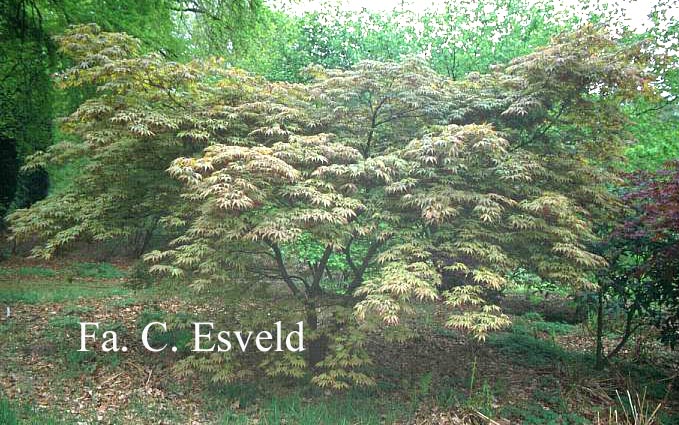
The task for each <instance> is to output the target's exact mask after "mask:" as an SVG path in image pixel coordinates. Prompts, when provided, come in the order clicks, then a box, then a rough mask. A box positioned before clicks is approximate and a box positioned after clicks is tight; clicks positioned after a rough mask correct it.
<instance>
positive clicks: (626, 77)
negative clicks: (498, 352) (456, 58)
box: [13, 27, 645, 388]
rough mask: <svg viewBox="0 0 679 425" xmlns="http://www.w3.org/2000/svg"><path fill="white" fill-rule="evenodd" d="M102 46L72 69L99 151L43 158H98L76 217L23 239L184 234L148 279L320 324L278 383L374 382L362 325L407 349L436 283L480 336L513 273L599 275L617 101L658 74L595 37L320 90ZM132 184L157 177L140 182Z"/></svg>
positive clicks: (635, 55) (84, 125)
mask: <svg viewBox="0 0 679 425" xmlns="http://www.w3.org/2000/svg"><path fill="white" fill-rule="evenodd" d="M95 30H96V29H89V30H88V29H87V28H85V29H82V28H81V29H76V30H74V33H73V34H71V36H72V37H73V39H74V40H76V42H77V39H78V37H79V36H78V34H79V31H80V32H83V31H85V32H87V31H95ZM115 37H118V36H111V39H112V40H114V39H115ZM67 39H68V40H71V38H68V37H67ZM92 49H93V53H92V55H93V57H92V58H91V60H88V59H85V61H84V62H83V63H82V64H81V65H80V66H81V67H82V68H83V71H82V73H78V74H77V75H81V78H83V79H84V80H85V81H87V82H89V83H91V84H97V85H99V90H100V92H101V94H100V96H99V97H97V98H95V99H92V100H90V101H88V102H86V103H85V104H84V105H83V106H82V107H81V108H80V109H79V110H78V111H77V112H76V113H75V114H74V115H73V116H71V117H70V118H69V119H67V123H66V125H67V126H69V127H70V128H71V129H72V131H73V132H74V133H75V134H77V135H79V136H80V137H81V138H82V139H83V142H82V143H81V144H73V145H70V146H63V145H62V146H61V147H60V148H59V149H58V150H59V153H58V152H57V150H54V151H51V152H49V153H48V154H47V159H49V160H51V161H55V160H59V159H62V157H63V156H64V155H65V156H66V157H71V158H76V157H79V158H85V159H87V161H88V165H87V169H86V172H85V173H84V174H83V177H82V183H83V184H82V185H78V186H74V188H73V189H72V192H71V193H70V194H68V195H67V196H70V198H62V199H61V202H63V199H67V200H68V203H69V204H70V205H73V207H71V208H73V209H75V210H74V211H69V214H68V215H67V216H60V215H59V214H60V213H57V212H56V211H58V210H57V209H56V205H58V202H60V201H59V200H58V199H54V198H50V199H48V200H46V201H44V202H43V203H41V204H38V205H36V206H35V207H34V208H32V209H30V210H27V211H20V212H18V213H17V214H16V215H15V216H14V217H13V223H14V229H15V237H24V238H27V237H29V236H31V235H34V234H38V235H39V236H42V237H43V238H45V240H46V242H45V244H43V245H41V246H40V247H39V248H38V249H37V250H36V253H37V254H40V255H51V254H52V253H53V252H54V251H55V250H56V249H57V248H59V247H61V246H63V245H65V243H67V242H68V241H70V240H72V239H75V238H81V237H83V236H85V235H93V236H94V237H97V238H104V237H108V236H112V235H125V232H126V228H125V226H127V224H121V223H119V222H117V221H116V219H117V217H118V215H117V214H120V213H121V212H125V213H126V214H121V215H124V216H125V218H127V219H129V218H130V217H134V218H135V220H136V219H137V217H138V216H136V215H134V214H135V213H136V214H140V213H141V212H143V214H151V213H153V214H155V215H157V220H158V221H159V223H161V224H163V225H164V226H165V227H166V228H167V229H168V230H169V231H172V232H175V234H176V235H177V237H176V238H175V239H174V240H173V241H172V242H171V243H170V245H169V246H168V247H166V248H165V249H162V250H158V251H152V252H150V253H148V254H147V255H146V257H145V258H146V260H147V261H149V262H151V263H154V265H153V266H152V270H154V271H156V272H160V273H166V274H169V275H172V276H174V277H177V278H181V279H185V280H187V281H189V282H190V283H191V284H193V285H194V286H196V287H197V288H203V287H206V286H207V285H210V284H214V283H219V284H222V285H228V286H229V287H233V288H237V289H238V290H239V291H240V292H239V293H240V295H241V296H242V299H246V298H247V297H248V296H251V295H252V291H254V290H255V288H262V287H265V288H268V289H269V290H270V291H269V292H264V293H261V294H259V295H258V296H261V297H265V298H267V299H268V298H270V297H275V299H276V300H277V305H278V304H281V305H282V304H284V303H286V302H290V304H289V305H288V304H286V306H289V307H290V314H301V313H303V314H304V315H305V319H306V325H307V327H306V329H307V330H308V332H309V334H308V335H309V341H310V346H309V355H308V357H307V359H306V360H305V363H304V364H302V362H301V359H297V358H294V357H287V358H286V357H283V358H278V359H276V360H275V361H271V362H264V363H262V366H263V367H265V368H267V369H268V370H269V372H268V373H270V374H273V375H289V376H299V374H300V370H301V368H302V367H303V366H304V365H308V366H311V367H314V368H315V369H314V370H315V371H316V373H317V374H316V376H315V378H314V382H316V383H317V384H319V385H322V386H326V387H331V388H345V387H346V386H347V385H350V384H369V383H371V380H370V378H369V377H367V376H366V375H365V371H364V368H365V366H367V365H369V364H370V360H369V358H368V357H367V356H366V354H365V351H364V348H363V344H364V335H365V332H367V331H368V330H370V329H374V328H375V327H376V326H387V327H396V326H397V325H398V327H399V329H398V332H396V334H398V335H406V334H407V329H402V328H405V327H406V326H407V323H408V321H407V320H403V319H404V318H405V317H406V316H408V315H410V314H415V313H416V311H415V310H414V309H412V308H410V306H411V305H412V303H413V302H414V301H417V300H420V301H428V300H434V299H436V298H438V296H439V292H440V290H439V284H440V283H442V284H443V287H444V289H446V290H450V291H449V292H447V293H446V294H445V297H446V301H447V303H448V304H449V305H450V307H451V309H452V311H451V318H450V321H449V325H450V326H451V327H455V328H458V329H461V330H463V331H466V332H469V333H470V334H471V335H472V336H474V337H476V338H478V339H483V338H484V337H485V336H486V335H487V334H488V333H489V332H491V331H493V330H496V329H499V328H502V327H504V326H506V325H507V324H508V323H509V322H508V318H507V316H505V315H503V314H502V312H501V311H499V309H498V308H497V307H496V306H494V305H492V304H489V303H487V298H488V297H487V295H489V294H493V293H497V292H499V291H501V290H502V289H503V288H504V287H505V286H506V282H507V281H506V278H505V276H506V275H507V273H508V272H510V271H512V270H514V269H516V268H524V269H526V270H529V271H531V272H533V273H535V274H537V275H539V276H540V277H541V278H543V279H546V280H549V281H551V282H554V283H558V284H563V285H568V286H578V285H580V286H581V285H588V284H589V281H588V280H587V276H588V274H587V272H588V271H589V270H592V269H594V268H596V267H599V266H601V265H603V264H604V261H603V259H601V258H600V257H598V256H596V255H595V254H593V253H592V252H590V249H589V246H590V244H591V242H593V241H594V240H595V237H594V234H593V233H592V230H591V227H592V218H593V217H594V216H595V214H597V212H598V211H599V210H600V209H605V208H607V207H608V206H609V205H611V203H612V199H611V197H610V196H609V195H608V194H607V191H606V184H607V183H609V182H610V181H611V179H612V177H611V174H610V173H609V172H608V170H607V169H606V168H605V167H604V166H600V165H598V164H600V162H598V161H599V160H604V159H610V158H616V157H618V156H619V155H620V152H621V150H622V147H623V141H624V139H625V137H626V136H627V134H626V133H625V132H624V131H623V129H622V126H621V123H622V122H623V121H624V115H623V114H622V112H621V111H620V104H621V102H623V101H625V100H626V99H629V98H632V97H634V96H636V95H637V94H638V87H639V86H638V81H639V79H640V78H645V76H643V74H642V72H641V71H640V67H641V66H642V63H643V60H644V56H643V55H642V54H641V53H640V50H639V48H638V47H636V46H632V47H629V46H622V45H620V44H618V43H616V42H615V41H613V40H610V39H609V38H608V37H606V36H604V35H603V34H602V33H601V32H599V31H597V30H595V29H594V28H591V27H585V28H583V29H582V30H581V31H579V32H578V33H576V34H573V35H564V36H562V37H560V38H558V39H555V40H554V43H553V45H551V46H549V47H547V48H545V49H541V50H540V51H539V52H537V53H535V54H531V55H528V56H526V57H523V58H520V59H517V60H515V61H513V62H512V63H511V64H510V65H509V66H508V67H505V68H498V69H496V70H495V72H493V73H492V74H489V75H479V74H470V75H469V76H468V78H467V79H465V80H461V81H453V80H451V79H448V78H445V77H443V76H441V75H439V74H437V73H436V72H434V71H433V70H432V69H431V68H429V67H428V66H427V65H426V63H425V62H424V61H422V60H420V59H413V58H411V59H407V60H404V61H402V62H400V63H381V62H374V61H364V62H361V63H359V64H357V65H356V66H354V67H352V68H350V69H347V70H325V69H321V68H318V67H313V68H310V69H308V70H307V76H308V77H309V78H311V81H310V82H308V83H306V84H288V83H269V82H266V81H263V80H261V79H258V78H256V77H253V76H250V75H247V74H245V73H242V72H240V71H237V70H233V69H228V68H226V67H224V66H223V65H222V64H221V62H220V61H217V60H211V61H206V62H192V63H190V64H186V65H182V64H176V63H172V62H166V61H164V60H163V59H161V58H160V57H157V56H153V55H151V56H142V57H133V58H129V59H128V58H122V57H121V58H119V59H115V58H110V57H105V58H99V56H98V55H100V53H101V51H102V49H101V48H99V47H97V44H96V43H95V47H94V48H92ZM112 51H113V52H114V53H115V55H117V54H118V52H119V51H118V50H115V49H113V50H112ZM87 57H89V56H85V58H87ZM89 63H92V64H93V65H92V66H90V65H89ZM71 72H75V71H71ZM66 75H68V73H67V74H66ZM594 88H596V90H597V95H596V96H595V95H593V94H592V90H593V89H594ZM139 93H141V94H139ZM133 94H134V95H133ZM604 112H605V113H604ZM557 128H558V129H559V131H558V132H557V131H554V130H555V129H557ZM198 147H201V148H202V147H205V148H204V149H203V151H202V154H200V153H198V154H197V152H198V150H199V149H197V148H198ZM62 152H66V153H67V154H64V153H62ZM159 153H162V155H161V154H159ZM175 158H176V159H175ZM63 159H66V158H63ZM172 159H174V160H172ZM36 161H38V159H36ZM168 166H169V168H168V171H169V175H170V176H172V177H173V179H172V180H169V179H167V178H163V177H161V171H162V170H163V169H164V168H166V167H168ZM129 172H132V175H134V172H139V173H142V172H143V173H144V174H145V175H153V176H154V177H155V178H154V180H153V181H151V182H149V184H148V185H146V186H144V187H143V188H140V185H139V184H138V182H134V181H131V180H129V179H125V178H123V176H127V175H129V174H126V173H129ZM154 173H157V174H154ZM112 182H113V183H112ZM176 182H179V183H180V184H181V197H180V196H179V194H178V193H179V192H180V190H179V188H178V187H177V183H176ZM142 189H143V190H142ZM95 206H98V207H99V209H97V208H95ZM137 209H141V211H139V210H137ZM91 211H95V212H96V213H95V215H94V216H92V214H91ZM137 211H138V212H137ZM114 212H115V213H114ZM69 220H71V222H69ZM136 222H137V221H133V223H136ZM126 223H128V221H126ZM60 232H67V235H68V237H66V238H63V237H62V236H61V234H62V233H60ZM302 253H304V254H303V255H302ZM340 265H341V266H340ZM281 281H282V282H283V283H284V284H285V286H286V287H287V289H286V288H282V287H281V285H279V283H280V282H281ZM330 288H332V289H330ZM451 288H452V289H451ZM282 290H287V292H288V294H289V295H290V297H285V298H282V297H281V296H280V292H281V291H282ZM276 293H278V294H277V295H275V294H276ZM253 309H257V310H256V311H258V312H261V311H262V310H261V309H262V305H261V304H256V305H255V306H254V307H253ZM347 311H351V312H352V313H353V314H351V315H347V314H346V312H347ZM387 333H389V332H387ZM232 360H233V361H234V362H239V361H241V359H238V358H233V359H231V358H225V357H223V356H211V357H205V358H200V359H199V358H189V359H187V361H186V362H185V366H186V367H187V368H189V369H196V370H198V371H204V372H207V373H212V374H215V375H216V376H217V378H216V379H219V380H229V379H231V377H232V376H234V375H233V374H234V373H236V375H235V378H234V379H236V378H238V377H240V376H241V374H242V373H245V372H243V371H242V369H241V367H240V366H239V367H238V368H234V367H233V366H231V365H228V366H227V363H229V364H230V362H231V361H232ZM245 363H247V362H244V363H243V364H245Z"/></svg>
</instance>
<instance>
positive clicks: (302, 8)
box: [277, 0, 679, 32]
mask: <svg viewBox="0 0 679 425" xmlns="http://www.w3.org/2000/svg"><path fill="white" fill-rule="evenodd" d="M528 1H530V0H528ZM554 2H555V4H557V10H559V9H561V8H572V7H574V6H575V7H576V8H577V6H578V3H579V2H578V0H554ZM657 2H658V0H631V1H624V0H621V1H618V3H619V5H620V6H621V7H622V8H623V10H625V15H626V19H627V20H628V22H629V24H630V26H631V27H633V28H636V29H637V31H639V32H641V31H643V29H644V28H645V26H646V25H648V23H649V20H648V17H647V16H648V14H649V13H650V11H651V9H652V8H653V6H654V5H655V4H657ZM277 3H278V4H280V2H277ZM285 3H286V5H287V6H286V9H287V10H289V11H292V12H293V13H299V14H301V13H304V12H311V11H321V10H323V9H324V8H326V7H327V4H328V3H330V4H333V5H334V4H336V3H340V4H341V9H343V10H347V11H349V10H355V11H358V10H361V9H363V8H365V9H369V10H374V11H391V10H394V9H397V8H398V9H401V8H402V7H404V8H405V9H407V10H411V11H413V12H416V13H421V12H424V11H425V10H427V9H439V10H441V9H442V8H443V6H444V4H445V2H444V0H428V1H416V0H368V1H366V0H331V1H327V0H321V1H319V0H288V2H285ZM678 3H679V2H678ZM675 15H676V16H675V17H676V18H677V19H679V4H678V6H677V8H676V14H675Z"/></svg>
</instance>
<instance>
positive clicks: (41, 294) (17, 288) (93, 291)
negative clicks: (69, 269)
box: [0, 280, 131, 304]
mask: <svg viewBox="0 0 679 425" xmlns="http://www.w3.org/2000/svg"><path fill="white" fill-rule="evenodd" d="M130 293H131V290H129V289H125V288H122V287H120V286H113V285H108V284H105V283H104V284H98V285H97V284H92V283H88V282H72V283H65V282H59V281H43V280H36V281H21V282H11V281H0V303H7V304H13V303H25V304H39V303H50V302H55V303H60V302H68V301H73V300H77V299H80V298H105V297H112V296H121V295H128V294H130Z"/></svg>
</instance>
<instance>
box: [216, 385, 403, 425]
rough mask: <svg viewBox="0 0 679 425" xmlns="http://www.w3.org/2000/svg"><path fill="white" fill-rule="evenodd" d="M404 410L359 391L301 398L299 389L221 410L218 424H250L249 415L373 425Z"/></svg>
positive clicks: (309, 423)
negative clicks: (247, 407)
mask: <svg viewBox="0 0 679 425" xmlns="http://www.w3.org/2000/svg"><path fill="white" fill-rule="evenodd" d="M408 413H409V412H408V411H407V410H406V408H405V406H403V405H401V404H400V403H399V402H398V401H397V400H393V399H385V398H382V397H379V396H376V395H371V394H366V393H365V392H362V391H350V392H349V393H347V394H343V395H335V396H332V397H329V396H325V397H314V398H305V397H303V395H302V394H301V393H300V392H295V393H293V394H290V395H287V396H272V397H271V398H268V399H266V400H265V401H264V402H263V403H261V406H259V407H257V408H256V409H255V410H252V411H250V412H242V411H237V410H235V409H233V408H228V409H225V410H224V411H223V412H222V414H221V416H220V418H219V421H218V423H219V424H223V425H233V424H237V425H240V424H250V423H252V416H253V414H254V416H256V417H258V418H259V423H260V424H267V425H268V424H270V425H274V424H276V425H278V424H298V425H349V424H352V425H353V424H356V425H359V424H360V425H377V424H383V423H392V422H394V421H396V420H397V419H402V418H404V417H407V415H408Z"/></svg>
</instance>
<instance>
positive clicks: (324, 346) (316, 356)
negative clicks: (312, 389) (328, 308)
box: [306, 302, 328, 368]
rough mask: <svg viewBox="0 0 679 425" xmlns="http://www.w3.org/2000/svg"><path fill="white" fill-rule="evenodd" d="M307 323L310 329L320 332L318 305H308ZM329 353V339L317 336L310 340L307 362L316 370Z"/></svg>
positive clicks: (324, 336)
mask: <svg viewBox="0 0 679 425" xmlns="http://www.w3.org/2000/svg"><path fill="white" fill-rule="evenodd" d="M306 321H307V326H308V327H309V329H310V330H311V331H312V332H314V333H316V331H317V330H318V313H317V312H316V304H315V303H313V302H309V303H307V305H306ZM327 351H328V337H327V336H326V335H316V336H314V338H313V339H310V340H309V351H308V352H307V361H308V363H309V368H315V367H316V365H317V364H318V362H320V361H321V360H323V358H324V357H325V354H326V352H327Z"/></svg>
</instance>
